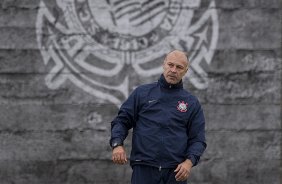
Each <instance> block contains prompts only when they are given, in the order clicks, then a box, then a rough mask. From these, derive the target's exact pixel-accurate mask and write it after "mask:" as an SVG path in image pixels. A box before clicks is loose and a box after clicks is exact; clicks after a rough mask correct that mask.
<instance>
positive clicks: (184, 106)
mask: <svg viewBox="0 0 282 184" xmlns="http://www.w3.org/2000/svg"><path fill="white" fill-rule="evenodd" d="M187 108H188V103H185V102H184V101H181V102H180V101H178V105H177V110H179V111H180V112H187Z"/></svg>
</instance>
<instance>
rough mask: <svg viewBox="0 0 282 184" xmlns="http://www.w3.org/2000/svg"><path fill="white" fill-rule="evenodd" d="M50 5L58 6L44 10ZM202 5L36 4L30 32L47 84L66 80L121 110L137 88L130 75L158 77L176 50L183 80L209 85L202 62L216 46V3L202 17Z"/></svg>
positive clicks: (156, 0) (73, 0)
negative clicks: (185, 67)
mask: <svg viewBox="0 0 282 184" xmlns="http://www.w3.org/2000/svg"><path fill="white" fill-rule="evenodd" d="M52 1H54V2H56V3H55V5H56V7H49V6H48V4H49V3H50V4H53V5H54V3H52ZM200 7H201V1H200V0H153V1H150V0H56V1H55V0H48V3H47V0H41V2H40V8H39V11H38V15H37V22H36V28H37V41H38V46H39V49H40V51H41V54H42V57H43V60H44V64H45V65H46V66H48V67H51V69H50V71H49V73H48V74H47V76H46V85H47V86H48V87H49V88H51V89H56V88H59V87H60V86H61V85H62V84H63V83H64V82H65V81H66V80H69V81H71V82H72V83H73V84H75V85H76V86H78V87H79V88H81V89H83V90H84V91H86V92H88V93H90V94H92V95H94V96H95V97H97V98H99V99H103V100H109V101H110V102H111V103H114V104H117V105H120V104H121V102H122V101H123V100H124V99H125V98H126V97H127V96H128V94H129V91H131V90H132V88H134V86H135V85H137V84H135V83H134V81H133V80H131V79H132V77H134V78H136V77H140V78H152V77H153V76H156V75H160V74H161V73H162V67H161V63H162V61H163V59H164V55H165V54H166V53H168V52H169V51H171V50H173V49H180V50H185V51H188V52H189V53H190V58H189V59H190V60H191V65H190V69H189V72H188V76H187V77H185V78H187V79H188V80H189V81H190V82H191V83H192V84H193V85H194V86H195V87H197V88H199V89H205V88H207V86H208V76H207V73H206V71H205V70H204V69H203V68H202V64H203V63H205V64H206V65H209V64H210V63H211V60H212V57H213V54H214V50H215V49H216V45H217V39H218V18H217V12H216V9H215V3H214V1H211V3H210V4H209V7H208V8H207V9H206V10H205V11H204V13H200V12H197V9H198V8H200ZM195 14H197V17H196V16H195Z"/></svg>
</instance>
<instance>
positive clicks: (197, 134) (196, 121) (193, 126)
mask: <svg viewBox="0 0 282 184" xmlns="http://www.w3.org/2000/svg"><path fill="white" fill-rule="evenodd" d="M187 131H188V137H189V138H188V150H187V158H188V159H190V160H191V161H192V163H193V166H196V165H197V164H198V162H199V160H200V157H201V155H202V154H203V152H204V151H205V149H206V147H207V144H206V138H205V117H204V113H203V110H202V108H201V105H200V103H199V102H198V100H197V101H196V104H195V108H194V111H193V112H192V116H191V119H190V123H189V127H188V129H187Z"/></svg>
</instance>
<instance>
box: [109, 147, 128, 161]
mask: <svg viewBox="0 0 282 184" xmlns="http://www.w3.org/2000/svg"><path fill="white" fill-rule="evenodd" d="M112 160H113V162H114V163H115V164H125V163H126V162H127V158H126V152H125V149H124V147H123V146H118V147H116V148H114V149H113V155H112Z"/></svg>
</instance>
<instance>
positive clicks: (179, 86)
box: [158, 74, 183, 89]
mask: <svg viewBox="0 0 282 184" xmlns="http://www.w3.org/2000/svg"><path fill="white" fill-rule="evenodd" d="M158 82H159V84H160V85H161V87H163V88H166V89H182V88H183V82H182V80H181V81H179V83H177V84H169V83H168V82H167V81H166V80H165V77H164V75H163V74H162V75H161V77H160V78H159V81H158Z"/></svg>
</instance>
